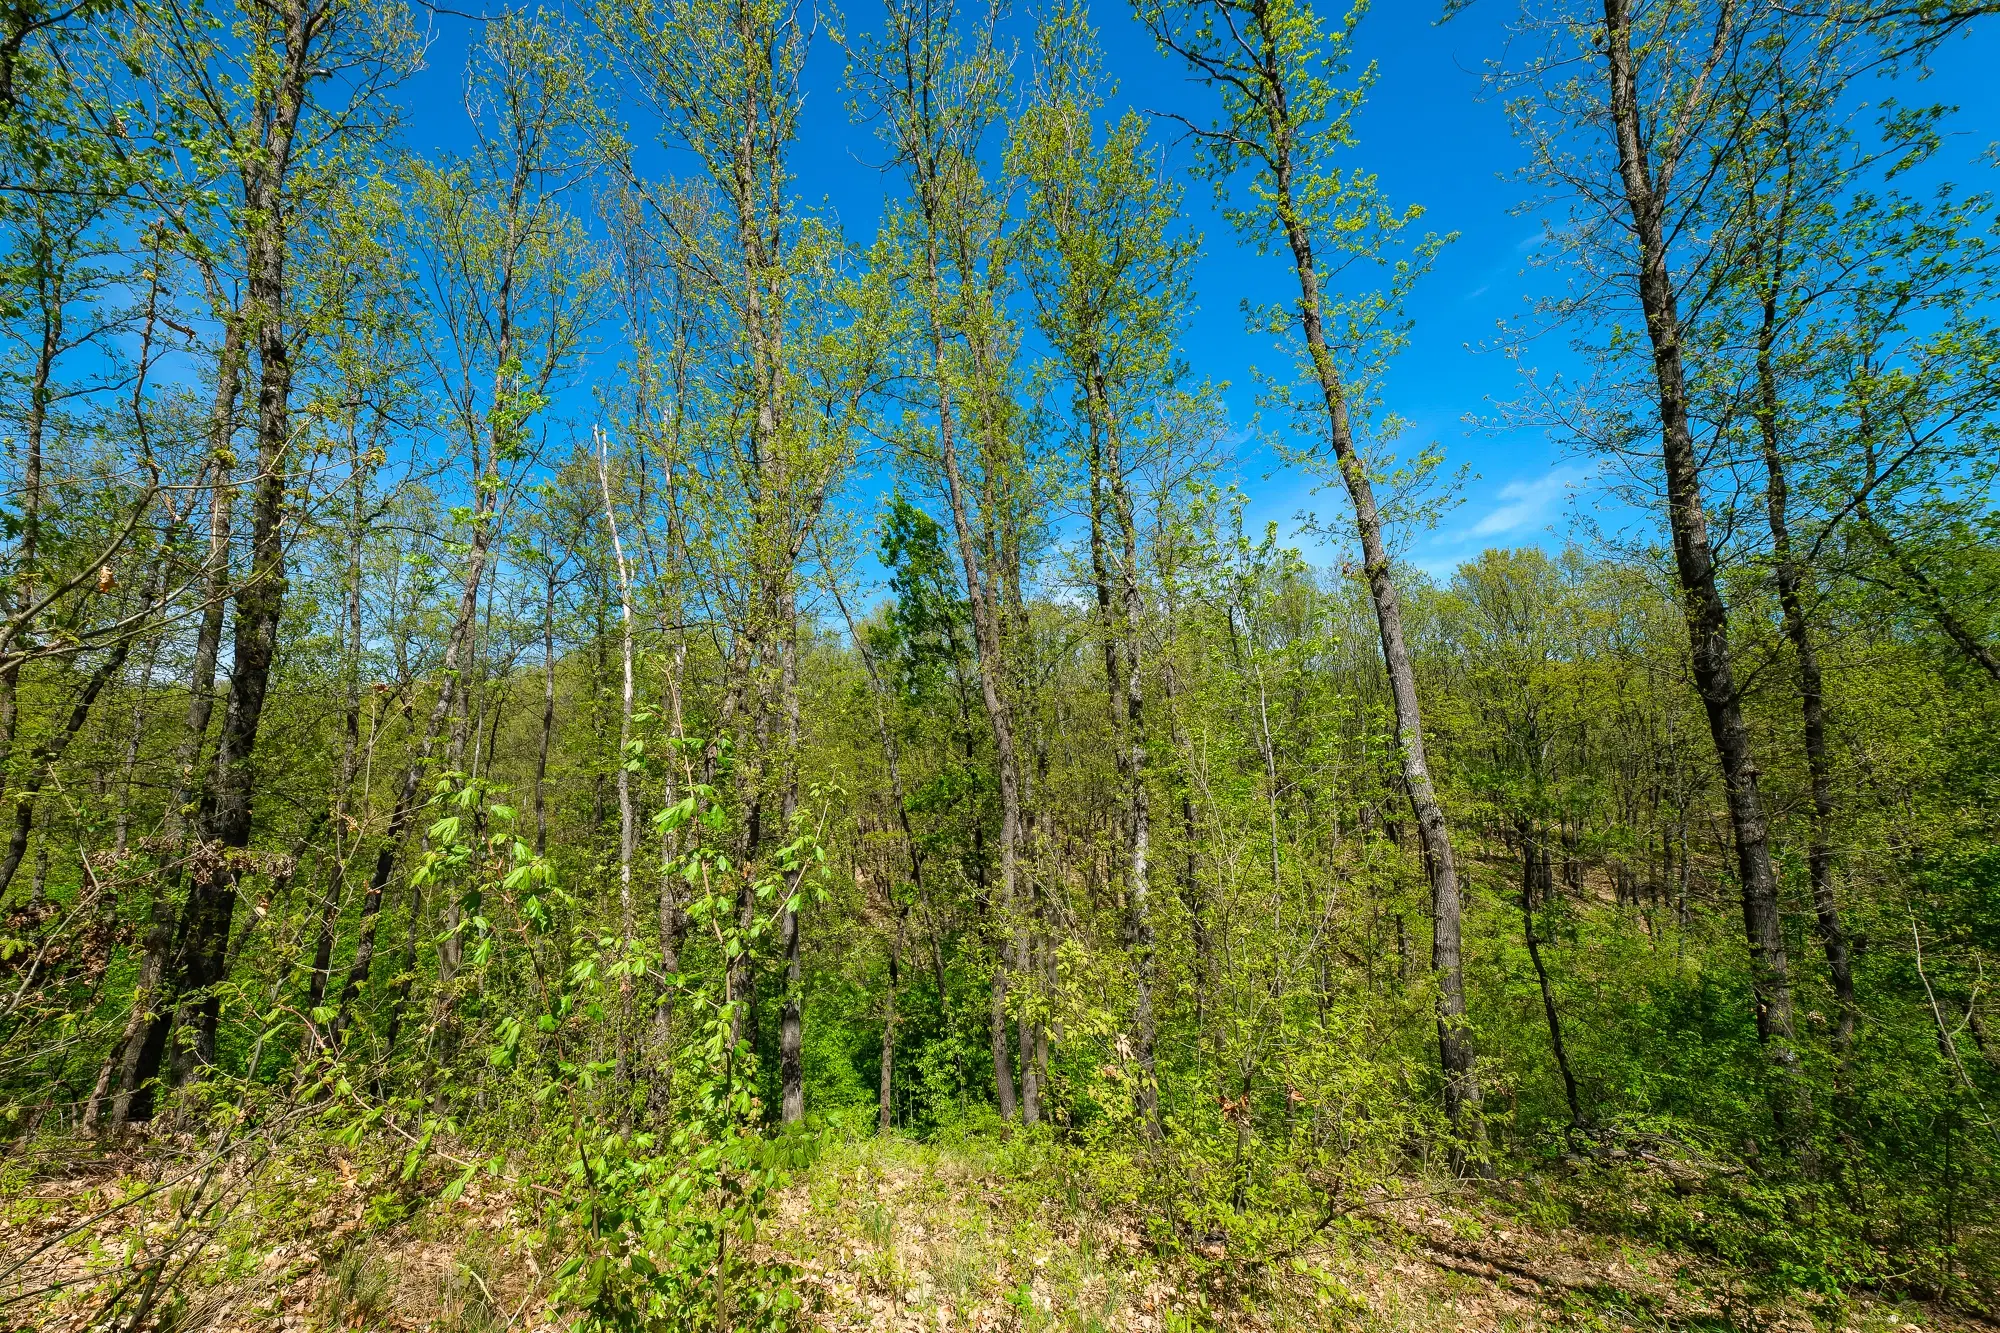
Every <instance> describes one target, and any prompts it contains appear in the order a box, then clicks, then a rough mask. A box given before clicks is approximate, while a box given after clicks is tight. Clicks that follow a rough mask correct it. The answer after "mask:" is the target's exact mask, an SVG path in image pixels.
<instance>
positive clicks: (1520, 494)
mask: <svg viewBox="0 0 2000 1333" xmlns="http://www.w3.org/2000/svg"><path fill="white" fill-rule="evenodd" d="M1589 477H1590V472H1589V470H1588V469H1585V468H1576V467H1558V468H1555V469H1553V470H1552V471H1550V472H1549V473H1547V474H1546V475H1544V476H1540V477H1532V478H1527V479H1523V480H1518V481H1510V482H1508V483H1507V484H1506V485H1505V486H1502V487H1501V488H1500V493H1499V494H1498V495H1497V496H1496V497H1495V499H1496V500H1498V503H1497V504H1495V505H1494V506H1493V508H1491V509H1489V510H1487V511H1486V513H1485V514H1484V515H1482V516H1481V517H1480V518H1478V519H1477V520H1475V521H1474V522H1473V523H1472V524H1471V525H1470V526H1469V527H1467V528H1466V529H1465V530H1464V534H1465V536H1467V537H1498V536H1501V535H1503V534H1505V533H1510V532H1519V531H1521V530H1522V529H1523V528H1531V527H1535V526H1537V525H1539V524H1541V523H1543V522H1544V521H1546V520H1547V519H1548V517H1549V516H1550V514H1551V513H1552V512H1553V511H1554V510H1555V509H1556V507H1557V506H1558V505H1560V504H1561V503H1562V502H1563V500H1564V498H1565V497H1567V496H1568V495H1569V493H1570V492H1571V491H1572V490H1574V489H1575V488H1576V487H1577V486H1578V485H1580V484H1581V483H1583V482H1584V481H1586V480H1588V479H1589Z"/></svg>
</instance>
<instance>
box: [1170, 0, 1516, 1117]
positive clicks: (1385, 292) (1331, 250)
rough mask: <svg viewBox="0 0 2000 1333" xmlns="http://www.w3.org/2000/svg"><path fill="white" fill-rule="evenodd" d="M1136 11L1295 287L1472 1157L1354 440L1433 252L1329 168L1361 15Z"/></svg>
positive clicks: (1296, 326) (1408, 736) (1439, 858)
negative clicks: (1371, 628)
mask: <svg viewBox="0 0 2000 1333" xmlns="http://www.w3.org/2000/svg"><path fill="white" fill-rule="evenodd" d="M1137 9H1138V13H1139V17H1140V19H1141V20H1142V21H1143V22H1144V23H1145V24H1146V27H1147V28H1148V30H1149V31H1151V33H1152V34H1153V38H1154V40H1155V41H1156V42H1158V43H1159V44H1160V46H1161V47H1162V48H1163V49H1164V50H1166V51H1169V52H1171V53H1173V54H1174V55H1176V56H1178V57H1180V58H1181V59H1182V60H1183V61H1185V62H1186V64H1187V66H1188V68H1189V69H1190V70H1191V71H1192V72H1193V73H1194V75H1195V77H1196V78H1197V79H1199V80H1201V81H1202V82H1203V83H1205V84H1207V85H1208V86H1209V87H1210V88H1212V89H1213V90H1215V92H1216V93H1217V94H1218V95H1219V96H1220V99H1221V103H1222V105H1221V114H1220V116H1219V117H1218V118H1217V119H1216V120H1215V121H1214V122H1213V123H1211V124H1209V125H1206V126H1204V125H1199V124H1196V123H1194V122H1192V121H1186V122H1184V123H1185V124H1186V126H1187V128H1188V130H1189V132H1190V133H1191V134H1192V135H1193V136H1194V138H1195V140H1196V142H1197V143H1198V144H1199V145H1200V146H1201V149H1202V153H1203V170H1204V172H1205V173H1206V174H1207V175H1208V176H1209V178H1210V179H1212V180H1214V181H1215V182H1216V183H1217V186H1218V188H1223V187H1225V186H1226V185H1227V184H1228V183H1229V182H1231V181H1233V180H1235V179H1237V178H1238V176H1239V175H1245V176H1247V194H1248V199H1247V201H1246V202H1244V203H1242V204H1240V205H1232V206H1228V207H1226V208H1225V213H1226V215H1227V216H1228V217H1229V219H1230V222H1231V223H1232V224H1233V225H1234V226H1235V227H1236V228H1237V229H1238V230H1239V231H1241V232H1242V233H1243V234H1244V235H1245V236H1246V237H1249V238H1251V239H1252V240H1253V241H1254V242H1255V243H1256V244H1257V245H1258V247H1259V248H1260V249H1261V248H1264V247H1267V246H1269V245H1271V244H1273V243H1274V242H1275V243H1279V244H1282V245H1283V246H1284V250H1285V253H1286V254H1287V255H1288V256H1289V257H1290V259H1291V264H1292V273H1293V276H1294V277H1295V278H1296V279H1297V281H1298V286H1299V299H1298V302H1297V304H1296V305H1295V306H1292V307H1291V308H1289V309H1287V310H1284V311H1272V312H1270V313H1269V316H1268V321H1269V323H1270V325H1271V327H1272V328H1273V329H1274V331H1277V330H1282V331H1285V332H1290V333H1295V334H1296V335H1297V336H1299V337H1300V338H1301V339H1302V340H1303V341H1304V344H1305V348H1304V350H1305V361H1306V365H1305V369H1306V370H1307V371H1308V372H1309V374H1310V375H1311V377H1312V383H1313V386H1314V388H1315V389H1316V390H1317V404H1316V406H1317V411H1316V412H1315V414H1314V416H1315V419H1314V420H1313V422H1312V425H1311V427H1310V432H1311V438H1312V440H1313V443H1312V444H1311V445H1310V446H1307V447H1305V448H1304V450H1303V455H1304V456H1305V457H1306V458H1307V459H1308V460H1309V461H1312V460H1318V459H1321V458H1324V457H1325V454H1328V453H1330V454H1331V463H1332V465H1333V470H1334V472H1335V473H1336V474H1337V475H1338V477H1339V479H1340V483H1341V486H1342V487H1343V488H1344V490H1345V491H1346V493H1347V498H1348V502H1349V505H1350V506H1351V508H1352V510H1353V513H1354V530H1355V535H1356V538H1357V539H1358V540H1359V542H1360V545H1361V556H1362V575H1363V577H1364V578H1365V579H1366V581H1367V584H1368V593H1369V597H1370V599H1371V600H1372V601H1373V603H1374V607H1375V619H1376V624H1377V627H1378V628H1379V630H1380V633H1381V640H1382V660H1383V662H1384V663H1385V664H1386V666H1387V668H1388V673H1389V689H1390V694H1391V697H1392V699H1393V700H1394V704H1395V715H1396V740H1397V748H1398V751H1399V758H1400V761H1401V769H1402V777H1403V785H1404V787H1405V788H1406V789H1407V791H1408V794H1409V800H1410V806H1411V809H1412V811H1413V813H1414V814H1415V817H1416V825H1417V840H1418V843H1419V845H1420V847H1421V850H1422V853H1423V861H1424V870H1425V873H1426V874H1427V875H1428V876H1429V878H1430V883H1431V923H1432V945H1431V967H1432V971H1433V972H1434V973H1435V975H1436V981H1437V988H1438V999H1437V1025H1438V1051H1439V1056H1440V1059H1441V1061H1442V1063H1443V1066H1444V1071H1445V1104H1446V1107H1447V1109H1448V1111H1449V1112H1450V1114H1451V1117H1452V1120H1453V1122H1454V1124H1455V1125H1456V1126H1457V1127H1458V1130H1459V1132H1460V1133H1461V1134H1462V1135H1463V1136H1464V1137H1465V1139H1466V1140H1467V1141H1468V1142H1470V1143H1474V1144H1477V1143H1480V1142H1482V1141H1483V1140H1484V1137H1485V1132H1486V1131H1485V1126H1484V1123H1483V1121H1482V1119H1481V1115H1480V1089H1479V1079H1478V1076H1477V1073H1476V1071H1475V1069H1474V1049H1473V1043H1472V1033H1471V1031H1470V1029H1469V1026H1468V1020H1467V1018H1466V1012H1465V965H1464V959H1463V956H1462V947H1461V932H1462V926H1461V917H1462V912H1463V905H1462V897H1461V893H1460V888H1459V878H1458V863H1457V860H1456V858H1455V856H1454V854H1453V851H1452V839H1451V830H1450V828H1449V827H1448V825H1447V824H1446V822H1445V815H1444V807H1443V806H1442V804H1441V803H1440V802H1439V800H1438V796H1437V785H1436V783H1435V781H1434V780H1433V778H1432V775H1431V768H1430V757H1429V755H1428V753H1427V752H1426V751H1425V748H1424V725H1423V709H1422V706H1421V704H1420V703H1419V701H1418V697H1417V680H1416V670H1415V667H1414V666H1413V665H1412V663H1411V660H1410V648H1409V640H1408V635H1407V633H1406V631H1405V629H1404V624H1403V603H1402V598H1401V596H1400V595H1399V593H1398V591H1397V587H1396V578H1395V571H1394V568H1393V565H1392V562H1391V558H1390V552H1389V543H1388V539H1387V535H1386V532H1385V523H1384V516H1383V513H1382V508H1381V506H1380V504H1379V503H1378V502H1377V499H1376V495H1375V478H1376V476H1377V475H1378V474H1379V473H1380V471H1381V469H1382V465H1383V461H1384V460H1382V459H1380V458H1370V457H1369V456H1367V455H1366V454H1365V453H1364V450H1363V444H1362V441H1361V439H1360V438H1359V435H1358V430H1359V425H1360V422H1362V421H1365V415H1366V411H1367V407H1368V404H1369V402H1370V397H1371V395H1372V393H1373V392H1374V387H1375V380H1376V378H1377V377H1378V376H1379V374H1380V371H1381V368H1382V365H1383V362H1384V360H1385V358H1386V357H1387V356H1388V355H1389V354H1391V353H1392V352H1393V351H1394V350H1395V349H1396V347H1397V346H1398V345H1399V344H1400V342H1401V335H1402V328H1401V318H1402V316H1401V306H1402V298H1403V294H1404V292H1405V291H1406V290H1407V289H1408V286H1409V284H1410V283H1411V282H1412V281H1413V280H1414V279H1415V277H1416V276H1417V275H1418V274H1420V273H1421V272H1422V271H1423V270H1424V269H1425V268H1426V267H1428V261H1429V259H1430V257H1431V255H1432V254H1433V253H1435V250H1436V248H1437V244H1438V242H1437V241H1436V240H1435V238H1425V239H1424V240H1423V241H1422V242H1420V243H1419V244H1418V245H1417V246H1415V247H1414V248H1413V249H1410V250H1405V249H1403V248H1402V246H1401V239H1402V233H1403V232H1404V231H1406V230H1407V229H1408V228H1409V227H1410V226H1411V225H1412V224H1414V223H1415V222H1416V220H1417V218H1418V217H1419V216H1420V214H1421V210H1420V209H1417V208H1414V207H1413V208H1410V209H1406V210H1403V211H1400V212H1399V211H1397V210H1395V209H1393V208H1392V207H1390V205H1389V204H1388V202H1387V200H1386V199H1384V198H1383V196H1382V194H1381V192H1380V190H1379V189H1378V188H1377V186H1376V184H1375V178H1374V177H1373V176H1371V175H1368V174H1365V173H1363V172H1360V171H1356V170H1352V169H1349V168H1344V167H1340V166H1337V165H1335V161H1336V159H1337V157H1338V156H1339V155H1340V154H1341V153H1343V152H1345V151H1347V150H1350V149H1351V148H1352V147H1353V146H1354V143H1355V136H1354V117H1355V114H1356V113H1357V112H1358V111H1359V110H1360V108H1361V104H1362V101H1363V99H1364V98H1365V97H1366V95H1367V90H1368V85H1369V83H1370V82H1371V80H1372V77H1373V75H1372V70H1371V71H1370V72H1367V73H1364V74H1363V75H1362V76H1360V77H1359V78H1353V77H1351V76H1350V73H1349V69H1348V66H1349V62H1350V60H1351V58H1352V50H1353V42H1354V33H1355V29H1356V26H1357V25H1358V24H1359V22H1360V20H1361V17H1362V14H1363V13H1364V12H1365V10H1366V5H1365V4H1362V5H1356V6H1355V7H1354V8H1353V9H1352V10H1350V11H1349V12H1348V13H1347V14H1346V15H1345V16H1344V17H1343V18H1342V19H1341V20H1339V22H1338V23H1337V24H1335V25H1329V24H1328V23H1327V21H1326V20H1325V19H1324V18H1322V16H1321V15H1320V14H1319V13H1318V12H1316V11H1315V10H1314V9H1313V7H1312V5H1311V3H1310V0H1191V2H1189V3H1168V2H1167V0H1139V4H1138V6H1137ZM1355 262H1361V263H1364V264H1373V265H1376V266H1378V267H1379V268H1381V269H1382V270H1384V271H1385V272H1386V273H1387V275H1388V282H1387V286H1385V287H1384V288H1381V289H1379V290H1376V291H1369V292H1360V293H1354V294H1349V295H1346V296H1342V295H1339V294H1337V293H1335V292H1334V291H1332V290H1330V285H1329V275H1330V274H1339V273H1344V272H1345V271H1347V269H1348V268H1349V267H1350V266H1351V265H1352V264H1354V263H1355Z"/></svg>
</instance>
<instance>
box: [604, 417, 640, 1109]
mask: <svg viewBox="0 0 2000 1333" xmlns="http://www.w3.org/2000/svg"><path fill="white" fill-rule="evenodd" d="M607 448H608V446H607V444H606V442H605V439H604V436H603V433H602V432H599V433H598V436H597V480H598V484H599V485H600V486H601V487H602V488H603V491H604V524H605V527H606V528H607V529H608V530H609V531H610V533H611V552H612V555H613V558H614V559H616V561H617V562H618V646H619V665H620V667H621V669H622V672H623V674H622V675H621V677H620V680H619V691H618V926H619V931H620V935H619V938H620V941H621V943H622V944H623V946H624V948H623V957H622V958H621V960H620V962H621V964H622V966H621V967H620V975H619V978H618V1024H617V1037H616V1042H617V1059H618V1067H617V1080H616V1087H617V1089H618V1095H619V1098H620V1101H619V1107H620V1112H619V1122H620V1124H621V1125H622V1126H623V1127H624V1128H625V1129H627V1130H629V1129H630V1128H631V1116H632V1089H633V1086H634V1082H635V1079H636V1075H635V1071H634V1066H633V1062H632V1050H631V1046H632V947H633V944H634V942H635V940H636V938H637V917H636V916H635V915H634V909H633V903H632V857H633V854H634V853H635V852H636V851H637V850H638V823H637V813H636V811H635V809H634V807H633V803H632V767H631V763H630V751H631V746H632V699H633V689H632V577H631V572H630V570H628V569H627V568H626V565H625V544H624V542H623V540H622V539H621V538H620V537H619V535H618V507H617V505H616V504H614V503H613V501H612V498H611V467H610V462H609V460H608V459H607V458H606V456H605V455H606V450H607Z"/></svg>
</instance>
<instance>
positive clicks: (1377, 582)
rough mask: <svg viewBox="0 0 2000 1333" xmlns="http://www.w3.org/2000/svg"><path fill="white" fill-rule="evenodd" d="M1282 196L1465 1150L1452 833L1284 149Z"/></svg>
mask: <svg viewBox="0 0 2000 1333" xmlns="http://www.w3.org/2000/svg"><path fill="white" fill-rule="evenodd" d="M1276 175H1277V179H1278V182H1279V190H1280V193H1281V196H1282V200H1283V202H1282V205H1281V207H1280V209H1279V213H1280V216H1281V217H1283V218H1285V219H1286V222H1285V228H1286V240H1287V241H1288V243H1289V245H1290V247H1291V252H1292V266H1293V270H1294V272H1295V273H1296V274H1297V277H1298V281H1299V322H1300V325H1301V327H1302V328H1303V330H1304V332H1305V336H1306V348H1307V350H1308V351H1309V352H1310V353H1311V357H1312V364H1313V370H1314V372H1315V374H1316V375H1317V376H1318V379H1319V385H1320V392H1321V395H1322V397H1323V398H1324V400H1325V403H1326V412H1327V426H1328V438H1329V440H1330V442H1331V443H1332V445H1333V452H1334V458H1335V460H1336V462H1337V463H1338V464H1339V467H1340V477H1341V481H1342V482H1343V483H1344V484H1345V486H1346V489H1347V498H1348V500H1349V502H1350V503H1351V504H1352V506H1353V509H1354V526H1355V531H1356V534H1357V535H1358V536H1359V538H1360V541H1361V556H1362V569H1363V572H1364V574H1365V576H1366V578H1367V580H1368V593H1369V597H1370V599H1371V600H1372V601H1373V602H1374V606H1375V623H1376V627H1377V629H1378V630H1379V631H1380V633H1381V639H1382V661H1383V664H1384V665H1385V666H1386V668H1387V670H1388V675H1389V694H1390V698H1391V700H1392V702H1393V703H1394V706H1395V716H1396V744H1397V750H1398V753H1399V755H1400V757H1401V759H1402V777H1403V785H1404V787H1405V788H1406V789H1407V791H1408V792H1409V797H1410V807H1411V811H1412V813H1413V814H1414V815H1415V817H1416V822H1417V840H1418V844H1419V848H1420V851H1421V853H1422V859H1423V863H1424V868H1425V870H1426V871H1427V872H1428V874H1429V877H1430V883H1431V921H1432V931H1433V934H1432V943H1431V970H1432V972H1433V973H1434V974H1435V976H1436V980H1437V988H1438V994H1437V1031H1438V1057H1439V1061H1440V1063H1441V1064H1442V1065H1443V1066H1444V1076H1445V1085H1444V1099H1445V1110H1446V1113H1447V1114H1449V1115H1450V1117H1451V1120H1452V1124H1453V1125H1454V1126H1455V1127H1456V1128H1457V1130H1458V1132H1459V1134H1460V1136H1461V1137H1462V1139H1463V1140H1464V1141H1465V1142H1467V1143H1470V1144H1473V1145H1475V1146H1476V1145H1479V1144H1483V1143H1484V1142H1485V1138H1486V1127H1485V1124H1484V1122H1483V1119H1482V1117H1481V1111H1480V1090H1479V1078H1478V1074H1477V1072H1476V1070H1475V1068H1474V1051H1473V1044H1472V1033H1471V1030H1470V1025H1469V1023H1468V1021H1467V1019H1466V1013H1465V967H1464V963H1463V960H1462V958H1461V955H1460V950H1461V946H1460V935H1461V925H1460V915H1461V910H1462V909H1461V905H1460V895H1459V884H1458V863H1457V861H1456V859H1455V858H1454V857H1453V855H1452V845H1451V831H1450V829H1449V828H1448V827H1447V826H1446V824H1445V817H1444V807H1443V806H1442V805H1441V804H1440V803H1439V801H1438V798H1437V790H1436V787H1435V786H1434V785H1433V784H1432V782H1431V774H1430V761H1429V759H1428V758H1427V757H1426V755H1425V753H1424V724H1423V712H1422V709H1421V708H1420V706H1419V704H1418V701H1417V677H1416V670H1415V668H1414V667H1413V666H1412V664H1411V661H1410V650H1409V645H1408V642H1407V641H1406V639H1405V637H1404V633H1403V606H1402V600H1401V598H1400V597H1399V595H1398V593H1397V590H1396V584H1395V579H1394V577H1393V574H1392V572H1391V570H1390V565H1389V549H1388V546H1387V544H1386V543H1385V542H1384V541H1383V534H1382V517H1381V511H1380V510H1379V509H1378V508H1377V507H1376V503H1375V488H1374V485H1373V483H1372V482H1370V481H1369V478H1368V467H1367V464H1366V463H1365V462H1364V461H1363V460H1362V458H1361V456H1360V454H1359V452H1358V451H1357V450H1356V448H1355V444H1354V434H1353V429H1352V426H1351V424H1350V422H1349V418H1348V411H1347V389H1346V386H1345V385H1344V384H1343V383H1342V381H1341V376H1340V370H1339V367H1338V366H1336V365H1335V364H1334V358H1333V351H1332V349H1331V348H1330V347H1329V346H1328V345H1327V341H1326V330H1325V328H1324V326H1323V324H1322V322H1321V313H1320V276H1319V267H1318V263H1317V261H1316V260H1315V258H1314V256H1313V249H1312V238H1311V237H1310V235H1309V234H1308V233H1307V231H1306V229H1305V226H1304V225H1303V223H1302V222H1300V221H1299V220H1298V218H1299V213H1298V210H1297V207H1296V205H1295V204H1294V203H1293V201H1292V189H1293V186H1292V169H1291V163H1290V153H1289V150H1288V149H1287V150H1286V151H1285V152H1284V154H1283V158H1282V160H1281V162H1280V164H1279V166H1278V169H1277V171H1276Z"/></svg>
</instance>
